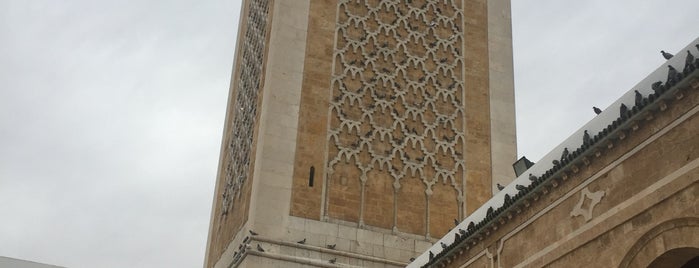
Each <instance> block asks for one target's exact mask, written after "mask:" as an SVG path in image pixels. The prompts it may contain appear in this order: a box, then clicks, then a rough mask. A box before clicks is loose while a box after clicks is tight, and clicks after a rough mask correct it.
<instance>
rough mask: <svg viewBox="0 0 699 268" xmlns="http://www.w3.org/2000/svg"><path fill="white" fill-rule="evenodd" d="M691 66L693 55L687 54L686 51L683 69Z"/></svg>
mask: <svg viewBox="0 0 699 268" xmlns="http://www.w3.org/2000/svg"><path fill="white" fill-rule="evenodd" d="M692 64H694V55H692V52H689V50H687V57H686V58H684V66H685V67H684V68H685V69H686V68H687V66H690V65H692Z"/></svg>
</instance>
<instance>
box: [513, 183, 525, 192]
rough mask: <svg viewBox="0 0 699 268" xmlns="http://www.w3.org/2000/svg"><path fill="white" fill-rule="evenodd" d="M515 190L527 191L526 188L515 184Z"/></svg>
mask: <svg viewBox="0 0 699 268" xmlns="http://www.w3.org/2000/svg"><path fill="white" fill-rule="evenodd" d="M515 189H517V191H523V190H524V189H527V187H524V186H522V185H519V184H517V185H515Z"/></svg>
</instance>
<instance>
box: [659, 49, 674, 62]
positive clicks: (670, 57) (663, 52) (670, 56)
mask: <svg viewBox="0 0 699 268" xmlns="http://www.w3.org/2000/svg"><path fill="white" fill-rule="evenodd" d="M660 54H663V58H665V59H666V60H669V59H672V56H673V55H672V54H670V53H667V52H665V50H661V51H660Z"/></svg>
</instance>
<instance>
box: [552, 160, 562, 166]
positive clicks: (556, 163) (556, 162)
mask: <svg viewBox="0 0 699 268" xmlns="http://www.w3.org/2000/svg"><path fill="white" fill-rule="evenodd" d="M551 163H552V164H553V166H554V167H556V166H560V165H561V162H558V160H556V159H554V160H553V161H551Z"/></svg>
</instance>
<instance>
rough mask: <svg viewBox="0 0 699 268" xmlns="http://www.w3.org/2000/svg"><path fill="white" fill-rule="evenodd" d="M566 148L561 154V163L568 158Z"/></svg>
mask: <svg viewBox="0 0 699 268" xmlns="http://www.w3.org/2000/svg"><path fill="white" fill-rule="evenodd" d="M568 154H569V152H568V147H565V148H563V153H561V161H563V160H566V159H567V158H568Z"/></svg>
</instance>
